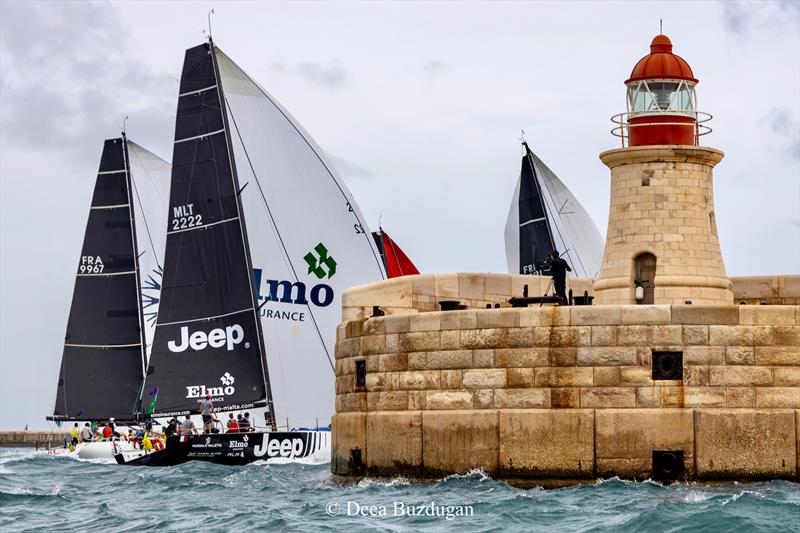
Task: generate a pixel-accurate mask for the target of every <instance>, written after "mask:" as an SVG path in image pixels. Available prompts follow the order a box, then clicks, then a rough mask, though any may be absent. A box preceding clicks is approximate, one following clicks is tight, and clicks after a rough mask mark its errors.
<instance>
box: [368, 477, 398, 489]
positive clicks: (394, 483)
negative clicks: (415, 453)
mask: <svg viewBox="0 0 800 533" xmlns="http://www.w3.org/2000/svg"><path fill="white" fill-rule="evenodd" d="M410 484H411V482H410V481H409V480H408V479H406V478H404V477H403V476H395V477H393V478H391V479H374V478H368V477H365V478H363V479H360V480H359V481H358V483H356V487H358V488H360V489H366V488H368V487H401V486H405V485H410Z"/></svg>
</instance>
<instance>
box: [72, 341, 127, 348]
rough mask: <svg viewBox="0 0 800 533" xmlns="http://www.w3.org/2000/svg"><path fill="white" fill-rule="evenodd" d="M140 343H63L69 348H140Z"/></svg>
mask: <svg viewBox="0 0 800 533" xmlns="http://www.w3.org/2000/svg"><path fill="white" fill-rule="evenodd" d="M141 345H142V343H141V342H137V343H134V344H70V343H68V342H65V343H64V346H69V347H70V348H133V347H134V346H141Z"/></svg>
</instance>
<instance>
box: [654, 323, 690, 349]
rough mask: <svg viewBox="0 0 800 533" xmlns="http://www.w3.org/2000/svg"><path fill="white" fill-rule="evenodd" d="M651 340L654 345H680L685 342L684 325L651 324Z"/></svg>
mask: <svg viewBox="0 0 800 533" xmlns="http://www.w3.org/2000/svg"><path fill="white" fill-rule="evenodd" d="M650 342H651V343H652V344H653V346H679V345H680V344H681V343H682V342H683V331H682V326H663V325H658V326H651V327H650Z"/></svg>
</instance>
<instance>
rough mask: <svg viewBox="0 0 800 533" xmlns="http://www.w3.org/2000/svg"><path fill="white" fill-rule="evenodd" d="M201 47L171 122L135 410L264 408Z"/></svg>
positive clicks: (229, 166) (242, 253)
mask: <svg viewBox="0 0 800 533" xmlns="http://www.w3.org/2000/svg"><path fill="white" fill-rule="evenodd" d="M221 100H222V98H221V88H220V87H219V86H218V82H217V76H216V67H215V64H214V60H213V56H212V51H211V45H210V44H204V45H201V46H197V47H194V48H191V49H189V50H187V51H186V56H185V58H184V64H183V73H182V75H181V83H180V94H179V98H178V110H177V115H176V124H175V144H174V150H173V157H172V185H171V189H170V212H169V218H168V228H167V241H166V242H167V244H166V251H165V258H164V277H163V284H162V289H161V301H160V307H159V313H158V321H157V323H156V332H155V337H154V341H153V347H152V351H151V354H150V368H148V374H149V376H148V378H147V385H146V388H145V392H144V398H143V405H142V409H143V411H144V412H145V413H146V414H148V415H152V416H165V415H170V414H182V413H197V412H199V402H200V400H201V399H202V398H205V395H206V394H211V395H212V398H213V400H214V406H215V407H216V408H218V409H220V410H238V409H245V408H250V407H257V406H263V405H266V398H267V396H268V390H267V382H266V379H265V376H266V372H265V367H264V363H263V339H262V336H261V324H260V321H259V320H258V314H257V309H256V304H255V301H256V300H255V293H254V288H253V283H252V277H251V274H250V272H251V266H250V257H249V248H248V245H247V236H246V230H245V226H244V219H243V217H242V211H241V205H240V202H239V194H238V193H239V192H240V189H239V184H238V181H237V177H236V172H235V167H234V165H233V162H232V160H231V154H230V150H229V146H230V145H229V141H228V138H229V137H228V132H227V130H226V118H225V117H224V116H223V113H222V110H221V105H220V101H221Z"/></svg>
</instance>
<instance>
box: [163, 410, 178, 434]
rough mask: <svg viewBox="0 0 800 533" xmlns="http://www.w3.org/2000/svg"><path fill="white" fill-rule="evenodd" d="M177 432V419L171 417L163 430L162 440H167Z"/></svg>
mask: <svg viewBox="0 0 800 533" xmlns="http://www.w3.org/2000/svg"><path fill="white" fill-rule="evenodd" d="M177 430H178V418H177V417H175V416H173V417H172V419H170V421H169V422H167V425H166V427H165V428H164V438H165V439H168V438H169V437H171V436H172V435H174V434H175V432H176V431H177Z"/></svg>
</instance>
